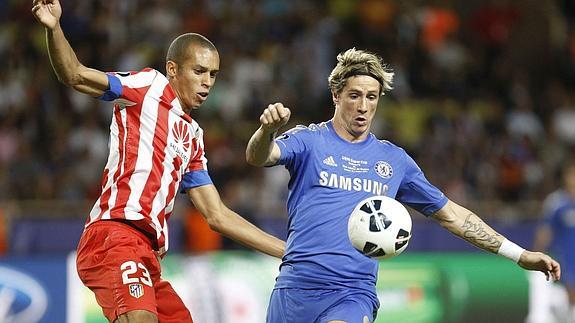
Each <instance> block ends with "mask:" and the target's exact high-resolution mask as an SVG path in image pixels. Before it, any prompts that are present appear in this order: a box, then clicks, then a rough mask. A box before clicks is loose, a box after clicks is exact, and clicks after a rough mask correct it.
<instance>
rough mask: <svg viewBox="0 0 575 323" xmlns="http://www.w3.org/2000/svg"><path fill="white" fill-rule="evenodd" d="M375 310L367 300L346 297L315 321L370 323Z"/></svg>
mask: <svg viewBox="0 0 575 323" xmlns="http://www.w3.org/2000/svg"><path fill="white" fill-rule="evenodd" d="M374 313H375V309H374V308H373V305H371V303H370V301H369V299H368V298H367V297H366V296H364V295H362V294H359V295H358V294H356V295H352V296H347V297H346V298H345V299H343V300H342V301H340V302H338V303H337V304H335V305H334V306H332V307H330V308H329V309H327V310H326V311H325V312H323V313H322V315H321V316H320V318H319V319H318V320H317V322H318V323H336V322H337V323H342V322H343V323H371V322H373V320H374Z"/></svg>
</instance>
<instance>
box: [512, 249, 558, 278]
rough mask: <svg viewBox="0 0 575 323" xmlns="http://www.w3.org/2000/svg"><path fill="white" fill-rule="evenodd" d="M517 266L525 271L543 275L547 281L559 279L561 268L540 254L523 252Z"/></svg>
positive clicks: (555, 262)
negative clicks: (537, 272) (538, 272)
mask: <svg viewBox="0 0 575 323" xmlns="http://www.w3.org/2000/svg"><path fill="white" fill-rule="evenodd" d="M518 264H519V266H521V267H522V268H523V269H527V270H536V271H540V272H542V273H544V274H545V276H546V277H547V280H550V279H552V280H559V279H560V278H561V266H560V265H559V263H558V262H557V261H555V260H554V259H553V258H551V257H549V256H548V255H546V254H544V253H541V252H533V251H529V250H525V251H524V252H523V253H522V254H521V258H519V262H518Z"/></svg>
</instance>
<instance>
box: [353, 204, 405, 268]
mask: <svg viewBox="0 0 575 323" xmlns="http://www.w3.org/2000/svg"><path fill="white" fill-rule="evenodd" d="M347 233H348V236H349V240H350V241H351V244H352V245H353V246H354V247H355V249H357V250H358V251H359V252H361V253H363V254H364V255H366V256H368V257H372V258H376V259H386V258H391V257H395V256H397V255H399V254H400V253H402V252H403V251H404V250H405V249H406V248H407V244H408V243H409V239H410V238H411V216H410V215H409V212H407V209H406V208H405V207H404V206H403V205H402V204H401V203H399V202H398V201H396V200H395V199H392V198H390V197H387V196H372V197H369V198H367V199H365V200H363V201H361V202H359V203H358V204H357V206H356V207H355V209H354V210H353V212H351V216H350V217H349V222H348V227H347Z"/></svg>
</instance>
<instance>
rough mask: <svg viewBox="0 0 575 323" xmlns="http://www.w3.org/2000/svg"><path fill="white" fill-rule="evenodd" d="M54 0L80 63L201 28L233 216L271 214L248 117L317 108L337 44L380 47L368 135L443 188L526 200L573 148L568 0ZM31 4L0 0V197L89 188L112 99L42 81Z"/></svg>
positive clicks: (86, 196)
mask: <svg viewBox="0 0 575 323" xmlns="http://www.w3.org/2000/svg"><path fill="white" fill-rule="evenodd" d="M62 3H63V7H64V13H63V18H62V21H61V24H62V27H63V29H64V31H65V33H66V35H67V37H68V39H69V40H70V42H71V44H72V47H73V48H74V49H75V50H76V53H77V55H78V57H79V59H80V61H81V62H83V63H84V65H86V66H90V67H94V68H97V69H100V70H103V71H128V70H139V69H142V68H144V67H148V66H149V67H154V68H156V69H158V70H159V71H161V72H164V61H165V51H166V49H167V47H168V45H169V42H170V40H171V39H173V38H174V37H175V36H177V35H179V34H180V33H183V32H198V33H201V34H203V35H205V36H207V37H208V38H209V39H211V40H212V41H213V42H214V43H215V45H216V46H217V47H218V49H219V51H220V56H221V60H222V61H221V72H220V74H219V75H218V80H217V82H216V85H215V87H214V89H213V90H212V92H211V94H210V98H209V99H208V101H207V102H206V104H205V105H204V106H202V108H201V109H200V110H199V111H195V112H193V115H192V117H193V118H195V119H196V120H198V122H199V123H200V125H201V126H202V128H203V129H204V131H205V134H206V135H205V145H206V151H207V157H208V160H209V164H208V166H209V170H210V174H211V176H212V178H213V180H214V182H215V183H216V186H218V187H219V188H220V191H221V194H222V195H223V199H224V201H226V203H227V204H229V205H230V207H231V208H233V209H236V210H238V211H239V212H241V213H242V214H245V215H247V217H248V218H252V219H256V220H257V219H265V218H270V217H271V218H273V217H281V216H284V214H285V206H284V204H285V195H286V186H287V184H286V183H287V181H286V178H287V174H286V172H285V170H283V169H281V168H273V169H256V168H254V167H250V166H248V165H247V164H246V162H245V158H244V150H245V146H246V144H247V141H248V139H249V137H250V135H251V134H252V133H253V131H254V130H255V129H256V128H257V127H258V125H259V122H258V116H259V114H260V113H261V111H262V110H263V109H264V108H265V107H266V106H267V104H269V103H273V102H283V103H284V104H286V105H287V106H289V107H290V108H291V109H292V120H291V121H290V126H293V125H296V124H309V123H311V122H319V121H323V120H327V119H328V118H330V117H331V115H332V114H333V105H332V102H331V95H330V93H329V90H328V86H327V77H328V75H329V72H330V71H331V69H332V68H333V66H334V65H335V63H336V60H335V57H336V55H337V54H338V53H339V52H340V51H343V50H345V49H348V48H350V47H356V48H361V49H367V50H370V51H373V52H376V53H378V54H380V55H381V56H382V57H384V59H385V60H386V63H387V64H389V66H390V67H391V68H392V69H393V70H394V71H395V86H394V90H393V91H392V92H391V93H390V94H389V95H386V96H385V97H384V98H382V100H381V102H380V104H381V105H380V107H379V109H378V116H377V117H376V120H375V124H374V128H373V130H374V132H375V133H376V134H377V135H378V136H379V137H380V138H385V139H388V140H390V141H392V142H394V143H396V144H398V145H401V146H403V147H404V148H406V150H407V151H408V152H409V153H410V154H411V155H412V156H413V157H414V158H415V159H416V160H417V161H418V162H419V164H420V166H421V167H422V168H423V170H424V171H425V172H426V174H427V176H428V177H429V179H430V180H431V181H432V182H433V183H435V184H436V185H437V186H439V187H440V188H441V189H442V190H444V191H445V192H446V194H447V195H448V196H450V197H451V198H452V199H454V200H456V201H458V202H461V203H463V204H466V205H469V204H472V205H479V206H483V207H485V206H486V205H496V207H494V208H493V209H489V213H490V214H495V215H497V214H502V213H503V212H512V213H513V214H519V215H525V216H533V215H537V214H538V212H539V211H538V210H536V209H529V208H527V209H526V208H524V207H523V208H522V205H524V203H525V201H541V200H542V199H543V198H544V197H545V195H546V194H547V193H548V192H550V191H552V190H553V189H554V188H556V187H557V186H558V185H559V184H558V183H559V182H558V179H557V172H558V170H559V167H560V165H561V164H562V162H563V160H565V159H566V158H567V156H568V155H570V154H571V151H572V150H573V147H574V146H575V92H574V91H573V86H574V84H575V28H574V27H575V25H574V24H573V22H574V20H573V19H574V17H575V5H573V3H572V2H571V1H569V0H553V1H536V0H515V1H511V0H495V1H488V0H468V1H456V0H452V1H449V0H444V1H440V0H438V1H416V0H414V1H400V0H362V1H359V0H323V1H304V0H291V1H287V0H245V1H242V0H205V1H190V0H177V1H167V0H122V1H96V0H83V1H62ZM30 9H31V1H19V0H4V1H0V62H1V64H2V73H0V203H2V202H6V201H13V200H16V201H26V200H63V201H71V202H73V201H78V200H88V201H90V202H92V201H94V200H95V199H96V198H97V196H98V194H99V187H100V178H101V174H102V170H103V167H104V164H105V161H106V158H107V151H108V150H107V144H108V127H109V123H110V117H111V111H112V108H111V105H110V104H109V103H105V102H104V103H103V102H99V101H98V100H94V99H91V98H89V97H85V96H82V95H79V94H77V93H75V92H74V91H73V90H71V89H69V88H66V87H64V86H63V85H61V84H60V83H58V81H57V79H56V77H55V76H54V74H53V72H52V70H51V67H50V64H49V60H48V57H47V54H46V50H45V34H44V30H43V29H42V28H41V27H40V26H39V25H38V24H37V23H35V21H34V19H33V17H32V15H31V13H30ZM526 211H527V213H529V212H530V214H525V213H526ZM87 212H88V210H86V213H87ZM480 214H481V213H480ZM78 216H81V217H84V216H86V214H79V215H78ZM482 216H489V214H482Z"/></svg>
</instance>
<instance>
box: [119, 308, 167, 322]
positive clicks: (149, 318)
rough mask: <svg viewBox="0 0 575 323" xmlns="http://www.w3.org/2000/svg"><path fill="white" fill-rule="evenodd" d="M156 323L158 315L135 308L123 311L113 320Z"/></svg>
mask: <svg viewBox="0 0 575 323" xmlns="http://www.w3.org/2000/svg"><path fill="white" fill-rule="evenodd" d="M131 322H138V323H158V317H157V316H156V315H155V314H154V313H151V312H148V311H143V310H135V311H130V312H127V313H124V314H122V315H120V316H118V318H117V319H116V320H115V321H114V323H131Z"/></svg>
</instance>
